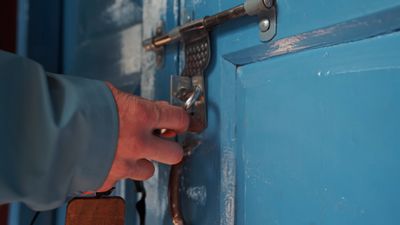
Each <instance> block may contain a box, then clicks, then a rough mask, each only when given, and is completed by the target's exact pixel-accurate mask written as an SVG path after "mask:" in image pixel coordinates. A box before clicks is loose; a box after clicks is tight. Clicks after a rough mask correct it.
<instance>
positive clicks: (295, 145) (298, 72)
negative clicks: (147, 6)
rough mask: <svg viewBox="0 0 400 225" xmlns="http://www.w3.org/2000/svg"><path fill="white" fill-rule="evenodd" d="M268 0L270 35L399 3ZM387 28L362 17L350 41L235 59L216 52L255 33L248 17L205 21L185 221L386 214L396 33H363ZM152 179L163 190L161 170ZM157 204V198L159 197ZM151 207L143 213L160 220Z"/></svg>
mask: <svg viewBox="0 0 400 225" xmlns="http://www.w3.org/2000/svg"><path fill="white" fill-rule="evenodd" d="M277 2H278V33H277V36H276V39H275V40H283V39H285V38H290V37H296V36H298V35H299V34H302V33H305V32H313V31H314V32H316V31H318V30H321V29H322V28H324V27H331V26H333V27H335V26H336V25H340V24H351V21H352V20H353V19H356V18H360V17H363V16H368V15H372V14H374V13H378V12H384V11H386V10H387V11H386V12H390V10H395V9H397V7H398V6H399V3H398V1H395V0H384V1H379V2H377V1H369V0H368V1H362V0H354V1H351V2H349V1H345V0H338V1H323V0H320V1H294V0H281V1H277ZM240 3H242V2H241V1H222V0H219V1H212V0H200V1H198V0H193V1H187V0H186V1H182V4H181V6H182V9H181V12H182V14H185V15H194V16H195V17H196V18H199V17H203V16H206V15H210V14H212V13H215V12H218V11H221V10H223V9H227V8H230V7H232V6H235V5H238V4H240ZM170 10H172V9H170ZM387 15H388V14H387ZM393 19H395V20H397V19H398V18H393ZM364 22H365V21H364ZM375 22H377V21H375ZM395 23H396V22H393V23H391V22H390V24H389V25H390V26H391V25H395V26H397V25H396V24H395ZM359 28H360V27H359ZM388 28H389V27H388V24H382V26H379V27H378V28H377V27H374V26H371V24H370V25H369V26H368V27H367V28H366V29H363V31H366V33H364V34H363V35H361V36H360V38H354V39H351V41H353V42H350V43H347V44H343V45H336V46H332V47H329V48H328V47H325V48H321V47H323V46H326V45H324V43H323V42H324V41H325V40H324V39H318V40H316V39H314V41H315V42H314V43H315V46H316V47H320V48H319V49H306V50H304V51H303V52H301V53H297V54H294V52H290V53H288V54H286V55H282V56H281V57H276V58H268V59H266V60H265V61H263V62H256V60H254V61H253V60H250V61H249V62H250V63H251V64H249V65H246V66H243V67H238V68H236V66H235V65H234V64H232V63H231V62H229V61H226V60H225V59H224V58H223V56H224V55H227V54H229V53H232V52H238V51H241V50H244V49H246V48H250V47H254V46H259V45H260V42H259V39H258V30H257V29H258V27H257V19H256V18H243V19H240V20H237V21H233V22H228V23H226V24H224V25H222V26H220V27H218V28H216V30H215V31H213V32H212V44H213V46H212V48H213V55H212V62H211V65H210V67H209V69H208V70H207V97H208V104H209V105H208V119H209V123H208V126H209V127H208V129H207V130H206V131H205V132H204V133H203V134H202V138H203V144H202V146H201V147H200V148H199V149H197V150H196V153H195V154H194V155H193V156H192V158H191V159H190V161H189V162H188V164H187V165H186V166H185V172H184V181H183V193H182V195H183V196H184V198H183V200H182V204H183V209H184V214H185V216H186V220H187V221H188V224H224V225H226V224H378V223H379V224H380V223H384V224H395V221H398V219H399V218H397V213H396V212H395V210H398V209H399V206H398V205H397V202H398V200H399V199H396V198H395V196H397V193H396V190H397V189H399V188H400V187H399V186H400V184H399V182H398V181H399V177H398V175H397V173H396V171H398V170H399V168H398V166H397V165H396V164H395V161H396V160H397V159H398V158H399V155H398V154H397V153H396V151H395V150H396V146H398V144H399V143H398V141H397V136H398V134H399V133H400V132H399V130H398V127H399V120H398V119H397V118H396V115H398V114H399V107H398V106H397V104H396V99H398V98H399V96H400V93H399V91H398V90H397V89H396V87H397V86H398V83H399V79H398V78H397V76H396V75H395V74H396V73H398V72H399V69H398V67H399V64H400V62H399V55H398V54H399V53H398V51H396V50H397V46H399V44H400V43H399V42H398V41H397V40H396V39H398V38H399V35H398V34H386V35H383V36H377V37H374V38H372V37H373V36H375V35H380V34H384V33H387V32H389V33H390V32H393V31H395V30H396V29H388ZM355 29H357V27H356V28H355ZM368 29H369V31H368ZM381 29H385V30H386V32H376V33H374V32H375V31H376V30H378V31H379V30H380V31H382V30H381ZM353 31H354V30H352V29H349V30H344V31H343V33H341V35H343V36H341V37H336V38H337V39H336V40H337V43H335V44H338V43H345V42H348V41H349V39H348V37H349V36H351V35H353V34H351V33H352V32H353ZM358 32H360V30H358ZM359 34H360V33H358V34H357V35H359ZM365 34H374V35H365ZM330 36H335V33H331V34H330ZM311 37H312V35H311V36H310V37H308V36H306V37H305V40H304V41H305V42H307V41H310V42H311V41H313V40H312V38H311ZM325 37H327V36H325ZM308 38H310V39H308ZM332 39H334V37H332ZM360 39H364V40H360ZM318 42H320V43H318ZM256 53H257V52H256ZM236 56H238V54H236ZM246 56H251V55H250V54H247V55H246ZM255 58H257V57H255ZM237 64H241V63H237ZM274 81H275V82H274ZM162 85H165V84H158V86H156V88H164V87H162ZM396 85H397V86H396ZM389 111H390V112H389ZM373 159H375V161H373ZM165 173H166V172H164V174H165ZM385 176H388V179H385ZM380 184H384V185H382V186H380ZM157 185H158V187H159V189H160V190H164V192H163V193H166V192H165V188H166V187H167V175H165V176H164V177H161V176H160V177H159V178H158V179H157ZM325 188H326V189H325ZM193 190H197V191H198V192H197V194H198V195H193ZM199 195H201V196H206V197H205V201H202V199H201V198H197V197H196V196H199ZM158 204H160V206H159V207H160V208H162V210H163V211H164V212H165V211H167V210H168V209H167V208H166V204H167V203H166V202H165V201H162V202H158ZM153 215H154V214H153ZM162 215H163V216H162V217H159V218H158V219H159V220H158V222H156V223H154V224H170V221H168V220H167V221H166V220H165V218H166V216H165V214H162ZM156 216H157V215H156ZM154 220H155V221H157V219H154Z"/></svg>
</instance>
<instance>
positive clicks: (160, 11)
mask: <svg viewBox="0 0 400 225" xmlns="http://www.w3.org/2000/svg"><path fill="white" fill-rule="evenodd" d="M166 12H167V1H166V0H148V1H144V2H143V40H144V39H147V38H151V37H152V35H153V33H154V31H155V29H156V28H157V25H158V24H159V23H160V20H161V19H162V18H164V17H165V15H166ZM142 56H143V58H142V62H143V67H142V68H143V70H142V79H141V94H142V96H143V97H145V98H148V99H154V94H155V90H154V88H155V87H154V84H155V74H156V60H155V59H156V56H155V54H154V52H145V51H144V50H142Z"/></svg>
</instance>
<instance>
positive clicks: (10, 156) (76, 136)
mask: <svg viewBox="0 0 400 225" xmlns="http://www.w3.org/2000/svg"><path fill="white" fill-rule="evenodd" d="M0 71H1V72H0V78H1V79H0V103H1V105H0V107H1V108H0V109H1V111H0V121H1V127H0V140H1V142H0V143H1V153H0V202H10V201H22V202H25V203H26V204H28V205H29V206H30V207H32V208H35V209H49V208H54V207H57V206H58V205H60V204H61V203H62V202H63V201H64V199H65V197H66V196H67V195H69V194H72V193H74V192H79V191H87V190H96V189H97V188H98V187H100V186H101V185H102V183H103V181H104V180H105V178H106V176H107V173H108V171H109V169H110V168H111V164H112V160H113V158H114V154H115V149H116V145H117V136H118V116H117V112H116V106H115V103H114V99H113V96H112V94H111V92H110V90H109V89H108V88H107V86H106V85H105V84H104V83H103V82H100V81H93V80H87V79H82V78H76V77H69V76H60V75H54V74H46V73H45V72H44V71H43V70H42V68H41V66H40V65H38V64H36V63H34V62H32V61H30V60H27V59H23V58H20V57H17V56H14V55H11V54H8V53H4V52H0Z"/></svg>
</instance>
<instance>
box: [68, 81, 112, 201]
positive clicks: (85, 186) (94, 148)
mask: <svg viewBox="0 0 400 225" xmlns="http://www.w3.org/2000/svg"><path fill="white" fill-rule="evenodd" d="M96 83H97V84H96V85H95V86H92V87H93V88H91V89H90V90H87V93H83V94H82V95H81V96H85V98H86V97H87V99H90V101H88V102H87V103H86V105H85V107H84V111H85V114H86V115H90V117H88V118H86V119H87V120H90V121H88V123H85V124H86V125H87V124H89V125H90V127H89V128H87V129H90V130H89V131H88V132H87V133H89V134H90V137H89V138H90V140H88V142H87V145H88V146H86V147H85V149H86V151H84V152H82V155H79V156H77V159H78V161H79V162H78V164H77V166H76V167H75V172H74V176H73V179H72V182H71V186H70V190H71V192H72V193H80V192H85V191H96V190H97V189H99V188H100V187H101V186H102V185H103V183H104V181H105V180H106V178H107V176H108V173H109V171H110V169H111V166H112V163H113V160H114V157H115V154H116V149H117V143H118V112H117V106H116V103H115V100H114V97H113V95H112V93H111V90H110V89H109V88H108V87H107V85H106V84H105V83H104V82H96Z"/></svg>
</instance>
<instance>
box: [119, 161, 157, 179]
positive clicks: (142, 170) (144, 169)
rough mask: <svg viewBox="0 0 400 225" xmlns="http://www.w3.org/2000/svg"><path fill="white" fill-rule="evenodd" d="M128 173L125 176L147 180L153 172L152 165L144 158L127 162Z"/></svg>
mask: <svg viewBox="0 0 400 225" xmlns="http://www.w3.org/2000/svg"><path fill="white" fill-rule="evenodd" d="M126 167H127V168H128V171H129V173H128V175H127V177H126V178H130V179H134V180H147V179H149V178H150V177H152V176H153V174H154V165H153V163H152V162H150V161H149V160H146V159H139V160H136V161H133V162H129V161H128V162H127V166H126Z"/></svg>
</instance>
